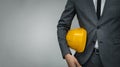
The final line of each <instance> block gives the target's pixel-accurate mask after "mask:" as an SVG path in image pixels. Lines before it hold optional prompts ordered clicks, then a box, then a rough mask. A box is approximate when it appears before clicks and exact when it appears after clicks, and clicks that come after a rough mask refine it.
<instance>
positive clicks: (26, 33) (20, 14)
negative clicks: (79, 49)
mask: <svg viewBox="0 0 120 67" xmlns="http://www.w3.org/2000/svg"><path fill="white" fill-rule="evenodd" d="M66 1H67V0H0V67H67V64H66V62H65V60H63V59H62V56H61V52H60V48H59V45H58V40H57V33H56V30H57V29H56V25H57V23H58V20H59V18H60V16H61V13H62V11H63V10H64V6H65V4H66ZM73 22H74V23H73V24H72V28H74V27H78V24H77V22H78V21H77V19H76V18H75V19H74V20H73ZM72 52H73V53H74V51H72Z"/></svg>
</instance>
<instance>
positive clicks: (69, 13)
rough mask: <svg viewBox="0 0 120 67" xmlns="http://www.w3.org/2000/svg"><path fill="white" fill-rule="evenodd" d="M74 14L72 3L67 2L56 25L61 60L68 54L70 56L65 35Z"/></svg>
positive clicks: (69, 0)
mask: <svg viewBox="0 0 120 67" xmlns="http://www.w3.org/2000/svg"><path fill="white" fill-rule="evenodd" d="M75 13H76V12H75V8H74V4H73V2H72V1H71V0H68V1H67V3H66V6H65V9H64V11H63V13H62V15H61V18H60V20H59V21H58V25H57V36H58V42H59V46H60V49H61V53H62V56H63V58H64V56H65V55H66V54H68V53H70V54H71V52H70V49H69V47H68V46H67V41H66V33H67V32H68V30H69V29H70V27H71V23H72V20H73V18H74V16H75Z"/></svg>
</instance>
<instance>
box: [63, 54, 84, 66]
mask: <svg viewBox="0 0 120 67" xmlns="http://www.w3.org/2000/svg"><path fill="white" fill-rule="evenodd" d="M65 59H66V62H67V64H68V67H82V66H81V65H80V64H79V63H78V61H77V59H76V58H75V57H74V56H72V55H70V54H67V55H65Z"/></svg>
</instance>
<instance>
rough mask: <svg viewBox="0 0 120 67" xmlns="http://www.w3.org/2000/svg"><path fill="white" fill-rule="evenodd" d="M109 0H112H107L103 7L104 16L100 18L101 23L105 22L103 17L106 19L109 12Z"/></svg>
mask: <svg viewBox="0 0 120 67" xmlns="http://www.w3.org/2000/svg"><path fill="white" fill-rule="evenodd" d="M109 1H110V0H106V2H105V6H104V9H103V13H102V16H101V18H100V20H99V24H102V23H103V21H102V20H103V19H104V16H105V15H106V14H107V12H108V10H107V8H108V7H109Z"/></svg>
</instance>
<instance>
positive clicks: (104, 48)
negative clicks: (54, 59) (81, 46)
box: [57, 0, 120, 67]
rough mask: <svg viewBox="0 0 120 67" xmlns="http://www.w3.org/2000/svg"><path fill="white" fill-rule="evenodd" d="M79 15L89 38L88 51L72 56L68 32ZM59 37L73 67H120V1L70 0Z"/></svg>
mask: <svg viewBox="0 0 120 67" xmlns="http://www.w3.org/2000/svg"><path fill="white" fill-rule="evenodd" d="M75 15H77V18H78V21H79V25H80V27H83V28H85V29H86V30H87V36H88V37H87V44H86V48H85V51H84V52H83V53H77V52H76V53H75V55H74V56H72V54H71V52H70V49H69V47H68V46H67V42H66V33H67V31H68V30H69V29H70V26H71V23H72V20H73V18H74V16H75ZM57 35H58V41H59V45H60V49H61V52H62V55H63V58H64V59H65V60H66V62H67V63H68V66H69V67H80V66H83V67H120V0H101V1H100V0H68V1H67V3H66V6H65V10H64V11H63V13H62V16H61V18H60V20H59V22H58V25H57Z"/></svg>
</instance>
